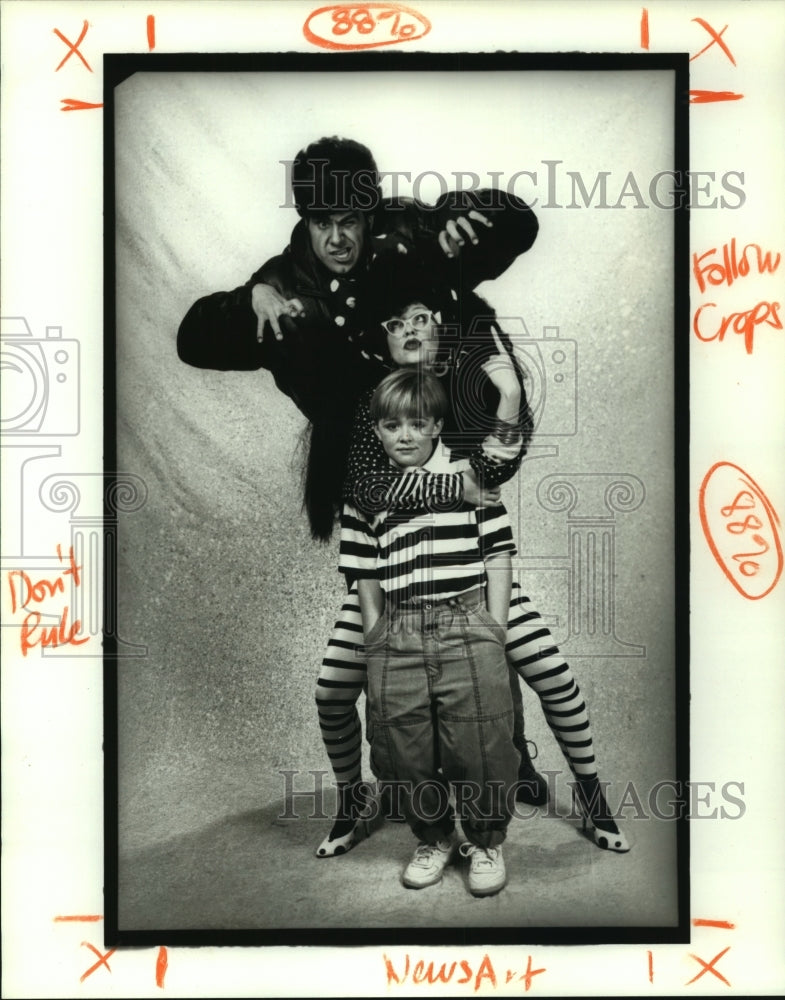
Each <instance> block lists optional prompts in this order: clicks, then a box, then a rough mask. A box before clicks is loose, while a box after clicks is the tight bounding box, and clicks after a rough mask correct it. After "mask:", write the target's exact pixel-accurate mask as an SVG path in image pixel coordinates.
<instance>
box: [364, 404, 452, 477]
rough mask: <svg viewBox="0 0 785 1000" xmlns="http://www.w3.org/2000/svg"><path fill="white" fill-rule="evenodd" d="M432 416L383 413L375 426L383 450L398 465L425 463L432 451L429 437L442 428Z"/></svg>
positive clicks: (404, 467)
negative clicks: (392, 415)
mask: <svg viewBox="0 0 785 1000" xmlns="http://www.w3.org/2000/svg"><path fill="white" fill-rule="evenodd" d="M442 423H443V421H441V420H434V419H433V417H422V416H420V417H418V416H414V417H403V416H401V417H384V418H383V419H382V420H380V421H379V422H378V423H377V424H376V425H375V426H376V433H377V435H378V436H379V439H380V440H381V442H382V444H383V445H384V450H385V451H386V452H387V454H388V455H389V456H390V458H391V459H392V460H393V462H395V464H396V465H397V466H399V467H400V468H402V469H413V468H416V467H418V466H420V465H425V463H426V462H427V461H428V459H429V458H430V457H431V452H432V451H433V439H434V438H435V437H438V435H439V433H440V432H441V429H442Z"/></svg>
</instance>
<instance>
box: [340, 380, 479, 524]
mask: <svg viewBox="0 0 785 1000" xmlns="http://www.w3.org/2000/svg"><path fill="white" fill-rule="evenodd" d="M344 496H345V497H346V501H347V503H349V504H351V505H352V506H354V507H356V508H357V509H359V510H361V511H363V512H364V513H365V514H378V513H380V512H381V511H384V510H415V509H419V508H422V507H424V508H425V509H426V510H454V509H455V508H456V507H458V506H460V502H461V499H462V498H463V481H462V477H461V474H460V473H441V472H425V473H419V472H410V473H406V474H405V475H402V474H401V473H400V472H396V471H394V470H392V469H391V468H390V460H389V458H388V457H387V455H386V453H385V451H384V448H383V447H382V443H381V441H380V440H379V438H378V437H377V436H376V433H375V432H374V429H373V421H372V420H371V414H370V410H369V408H368V400H365V399H363V400H362V401H361V402H360V404H359V406H358V407H357V411H356V413H355V418H354V430H353V434H352V444H351V448H350V450H349V458H348V461H347V473H346V481H345V484H344Z"/></svg>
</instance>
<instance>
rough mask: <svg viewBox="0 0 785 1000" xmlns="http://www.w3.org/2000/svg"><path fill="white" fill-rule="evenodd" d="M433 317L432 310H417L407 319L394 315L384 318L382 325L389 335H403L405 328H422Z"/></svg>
mask: <svg viewBox="0 0 785 1000" xmlns="http://www.w3.org/2000/svg"><path fill="white" fill-rule="evenodd" d="M433 318H434V317H433V313H432V312H418V313H415V314H414V316H410V317H409V318H408V319H398V317H395V318H394V319H388V320H385V321H384V322H383V323H382V326H383V327H384V329H385V330H386V331H387V333H389V334H390V336H391V337H403V335H404V334H405V333H406V331H407V330H424V329H425V328H426V326H428V324H429V323H431V322H432V321H433Z"/></svg>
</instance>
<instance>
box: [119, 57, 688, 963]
mask: <svg viewBox="0 0 785 1000" xmlns="http://www.w3.org/2000/svg"><path fill="white" fill-rule="evenodd" d="M394 70H400V71H417V72H429V71H441V72H444V71H458V72H460V71H462V70H464V71H472V72H477V71H483V70H484V71H494V72H499V71H520V72H526V71H543V70H554V71H581V70H583V71H589V70H592V71H613V70H627V71H629V70H671V71H673V72H674V73H675V88H674V109H673V127H674V163H673V170H674V174H675V177H676V182H675V185H674V196H675V200H676V205H675V207H674V208H673V209H672V211H673V225H674V260H673V267H674V316H673V325H674V337H675V344H674V371H673V388H674V402H675V411H674V427H673V453H674V466H675V467H674V486H675V511H674V526H675V538H674V552H675V566H674V583H675V585H674V594H673V600H674V608H673V611H674V621H675V648H676V665H675V712H676V747H675V750H676V781H677V782H678V787H679V788H680V789H681V790H682V791H681V796H680V797H679V798H678V805H679V812H678V818H677V819H675V820H673V822H675V823H676V824H677V855H676V868H677V871H676V876H677V899H678V903H677V912H678V917H677V923H676V924H675V925H673V926H670V927H659V926H655V927H642V926H641V927H637V926H636V927H613V926H611V927H586V928H581V927H540V928H532V927H468V928H460V929H456V928H421V927H389V928H384V929H382V928H363V927H359V928H349V927H343V926H341V927H335V928H315V927H306V928H301V929H300V928H287V929H279V930H276V929H264V930H261V929H260V930H218V929H213V930H173V929H162V930H138V931H134V930H121V929H120V927H119V917H118V904H119V884H118V872H119V853H118V852H119V830H118V820H119V812H118V686H117V669H118V643H117V635H116V632H115V629H114V623H115V622H116V619H117V594H118V586H119V582H120V581H118V579H117V565H116V561H115V560H112V561H111V562H110V561H109V559H108V546H107V547H106V552H107V565H106V571H105V574H104V595H103V600H104V623H105V624H104V636H103V650H104V659H103V692H104V694H103V705H104V903H105V911H104V913H105V918H104V925H105V936H104V940H105V945H106V946H160V945H170V946H184V947H189V946H248V947H259V946H266V947H270V946H281V945H301V946H302V945H318V946H342V947H358V946H373V945H387V946H395V945H404V944H415V943H416V944H418V945H521V944H548V945H588V944H642V943H643V944H667V943H683V942H689V940H690V852H689V825H688V818H687V809H688V800H687V791H688V784H687V782H688V779H689V775H690V735H689V689H690V683H689V639H690V636H689V571H690V534H689V436H690V431H689V388H690V380H689V344H690V336H689V331H690V315H689V287H688V283H689V187H688V184H689V177H688V170H689V57H688V55H687V53H665V54H662V53H658V54H649V53H634V54H633V53H630V54H625V53H579V52H566V53H556V52H554V53H526V52H493V53H474V52H472V53H469V52H449V53H432V52H406V53H400V52H355V53H297V52H288V53H254V54H240V53H220V54H208V53H177V54H162V53H145V54H106V55H105V56H104V66H103V72H104V144H103V156H104V162H103V182H104V371H103V378H104V422H103V436H104V481H105V493H104V517H105V519H106V520H108V519H109V518H110V517H111V516H113V512H112V510H111V508H110V503H109V498H111V497H112V496H113V493H114V488H115V483H116V477H117V474H118V473H117V393H116V375H117V367H116V312H115V306H116V286H115V282H116V267H115V139H114V128H115V105H114V91H115V88H116V87H117V86H118V85H119V84H121V83H122V82H123V81H124V80H126V79H127V78H128V77H130V76H131V75H133V74H134V73H136V72H145V73H151V72H153V73H154V72H161V73H171V72H178V73H187V72H200V73H205V72H216V73H223V72H233V73H240V72H287V71H288V72H297V73H308V72H320V73H321V72H325V71H337V72H347V71H349V72H358V73H373V72H378V71H384V72H390V71H394Z"/></svg>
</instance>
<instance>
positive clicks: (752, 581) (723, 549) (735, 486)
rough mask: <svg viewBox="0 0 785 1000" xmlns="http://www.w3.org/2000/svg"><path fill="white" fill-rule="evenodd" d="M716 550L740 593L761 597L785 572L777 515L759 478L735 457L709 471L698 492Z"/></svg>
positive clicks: (708, 537) (704, 522) (705, 528)
mask: <svg viewBox="0 0 785 1000" xmlns="http://www.w3.org/2000/svg"><path fill="white" fill-rule="evenodd" d="M698 504H699V511H700V519H701V525H702V527H703V533H704V535H705V536H706V541H707V542H708V543H709V548H710V549H711V552H712V555H713V556H714V558H715V559H716V560H717V563H718V564H719V566H720V568H721V569H722V571H723V572H724V573H725V575H726V576H727V578H728V579H729V580H730V582H731V583H732V584H733V586H734V587H735V588H736V589H737V590H738V592H739V593H740V594H741V595H742V597H746V598H748V599H749V600H751V601H758V600H760V599H761V598H762V597H765V596H766V595H767V594H769V593H771V591H772V590H773V589H774V587H775V586H776V585H777V582H778V580H779V578H780V576H781V574H782V544H781V542H780V537H779V532H778V525H779V523H780V522H779V518H778V517H777V513H776V511H775V510H774V508H773V507H772V505H771V503H770V501H769V499H768V497H767V496H766V494H765V493H764V492H763V490H762V489H761V488H760V486H758V484H757V483H756V482H755V480H754V479H753V478H752V477H751V476H749V475H747V473H746V472H745V471H744V470H743V469H741V468H739V466H738V465H734V464H733V463H732V462H717V463H716V464H715V465H713V466H712V467H711V468H710V469H709V471H708V472H707V473H706V476H705V477H704V480H703V482H702V483H701V488H700V494H699V498H698Z"/></svg>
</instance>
